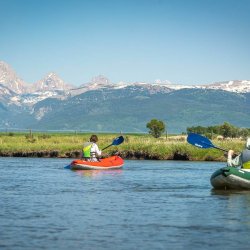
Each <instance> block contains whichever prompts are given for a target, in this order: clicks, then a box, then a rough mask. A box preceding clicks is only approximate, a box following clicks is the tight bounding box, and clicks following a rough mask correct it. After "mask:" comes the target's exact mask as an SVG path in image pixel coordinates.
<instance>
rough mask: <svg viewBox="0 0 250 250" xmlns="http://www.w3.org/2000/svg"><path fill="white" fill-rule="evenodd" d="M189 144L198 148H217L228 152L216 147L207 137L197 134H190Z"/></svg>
mask: <svg viewBox="0 0 250 250" xmlns="http://www.w3.org/2000/svg"><path fill="white" fill-rule="evenodd" d="M187 142H188V143H190V144H192V145H194V146H195V147H198V148H216V149H219V150H222V151H224V152H228V150H226V149H223V148H220V147H218V146H215V145H214V144H213V143H212V142H211V141H210V140H209V139H208V138H207V137H205V136H202V135H199V134H195V133H189V134H188V137H187Z"/></svg>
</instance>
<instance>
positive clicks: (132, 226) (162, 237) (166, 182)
mask: <svg viewBox="0 0 250 250" xmlns="http://www.w3.org/2000/svg"><path fill="white" fill-rule="evenodd" d="M69 162H70V160H69V159H38V158H0V170H1V174H0V190H1V191H0V202H1V206H0V249H94V250H98V249H111V250H112V249H114V250H119V249H121V250H122V249H124V250H125V249H126V250H127V249H137V250H138V249H143V250H152V249H249V244H248V243H249V233H250V193H249V192H246V191H245V192H239V191H238V192H215V191H213V190H212V189H211V185H210V182H209V178H210V176H211V174H212V173H213V172H214V171H215V170H216V169H218V168H219V167H222V166H224V164H223V163H217V162H213V163H203V162H176V161H125V165H124V168H123V169H122V170H112V171H109V170H106V171H96V170H94V171H75V172H74V171H71V170H68V169H64V166H66V165H67V164H68V163H69Z"/></svg>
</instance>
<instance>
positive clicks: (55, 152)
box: [0, 133, 245, 161]
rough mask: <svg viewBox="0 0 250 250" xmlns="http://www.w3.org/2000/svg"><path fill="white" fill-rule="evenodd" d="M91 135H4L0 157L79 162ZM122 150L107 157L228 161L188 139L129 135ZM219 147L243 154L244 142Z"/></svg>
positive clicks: (105, 138)
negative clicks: (197, 146) (195, 145)
mask: <svg viewBox="0 0 250 250" xmlns="http://www.w3.org/2000/svg"><path fill="white" fill-rule="evenodd" d="M117 136H119V135H117V134H98V137H99V142H98V145H99V147H100V148H104V147H105V146H107V145H109V144H111V143H112V141H113V139H114V138H115V137H117ZM89 137H90V134H39V133H36V134H32V135H30V134H12V133H9V134H5V133H2V134H0V156H18V157H68V158H78V157H80V154H81V147H82V144H83V143H84V142H86V141H88V139H89ZM124 138H125V141H124V143H123V144H121V145H119V146H112V147H109V148H108V149H107V150H105V151H104V152H103V156H104V157H105V156H108V155H112V154H115V153H117V152H118V153H119V155H120V156H121V157H123V158H125V159H155V160H194V161H225V160H226V158H225V157H224V153H223V152H222V151H219V150H216V149H199V148H196V147H194V146H192V145H189V144H188V143H187V142H186V140H185V138H184V137H176V136H169V137H168V138H159V139H155V138H153V137H151V136H150V135H137V134H125V135H124ZM213 143H214V144H215V145H218V146H219V147H222V148H225V149H234V150H235V151H236V152H240V151H241V149H242V148H243V147H244V143H245V142H244V141H240V140H229V141H216V140H213Z"/></svg>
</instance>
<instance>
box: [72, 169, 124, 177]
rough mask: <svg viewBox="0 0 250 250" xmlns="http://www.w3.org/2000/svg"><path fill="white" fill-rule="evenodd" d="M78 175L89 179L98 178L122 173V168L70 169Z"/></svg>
mask: <svg viewBox="0 0 250 250" xmlns="http://www.w3.org/2000/svg"><path fill="white" fill-rule="evenodd" d="M72 171H74V172H75V173H77V174H78V175H79V176H82V177H84V178H91V179H100V178H102V177H104V176H107V175H108V176H116V175H120V174H122V169H113V170H72Z"/></svg>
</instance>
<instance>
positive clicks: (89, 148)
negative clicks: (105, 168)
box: [82, 135, 102, 161]
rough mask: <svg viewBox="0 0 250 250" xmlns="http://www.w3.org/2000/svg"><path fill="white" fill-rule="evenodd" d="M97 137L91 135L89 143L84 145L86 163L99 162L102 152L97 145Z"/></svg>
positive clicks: (83, 153)
mask: <svg viewBox="0 0 250 250" xmlns="http://www.w3.org/2000/svg"><path fill="white" fill-rule="evenodd" d="M97 142H98V137H97V135H91V137H90V139H89V142H86V143H84V144H83V149H82V158H83V159H84V160H86V161H99V160H98V158H99V157H100V156H101V154H102V151H101V150H99V148H98V146H97V144H96V143H97Z"/></svg>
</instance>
